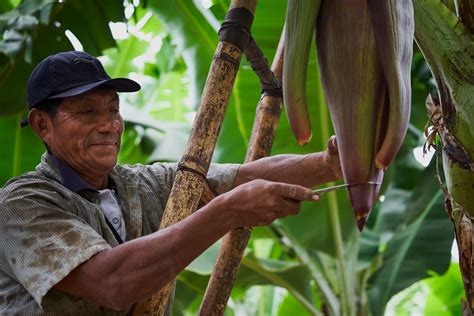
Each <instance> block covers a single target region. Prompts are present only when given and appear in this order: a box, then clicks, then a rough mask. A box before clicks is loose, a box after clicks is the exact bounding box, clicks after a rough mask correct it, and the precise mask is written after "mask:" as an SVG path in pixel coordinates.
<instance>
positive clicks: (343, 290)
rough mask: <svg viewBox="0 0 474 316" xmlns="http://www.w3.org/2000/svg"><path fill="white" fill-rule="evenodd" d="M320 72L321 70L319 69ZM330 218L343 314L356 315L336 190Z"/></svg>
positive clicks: (323, 111) (324, 127) (323, 114)
mask: <svg viewBox="0 0 474 316" xmlns="http://www.w3.org/2000/svg"><path fill="white" fill-rule="evenodd" d="M318 73H319V70H318ZM317 82H318V83H317V90H318V103H317V104H318V105H319V117H320V118H321V125H320V126H321V137H322V138H323V143H324V142H325V141H326V140H327V139H329V136H330V135H329V133H330V127H329V124H328V122H329V121H330V119H331V118H330V117H329V113H328V110H327V106H326V102H325V99H324V92H323V89H322V86H321V80H320V78H318V80H317ZM334 184H335V183H329V184H328V185H334ZM328 198H329V218H330V223H331V232H332V237H333V240H334V247H335V248H336V260H337V274H338V276H339V277H338V280H339V286H340V295H341V307H342V315H350V316H352V315H354V310H353V306H354V302H353V301H352V298H353V295H352V286H351V284H350V283H349V277H348V271H347V269H346V266H345V258H344V244H343V240H342V232H341V220H340V218H339V210H338V209H339V207H338V202H337V195H336V192H334V191H333V192H329V194H328Z"/></svg>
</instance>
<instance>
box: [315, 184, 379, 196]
mask: <svg viewBox="0 0 474 316" xmlns="http://www.w3.org/2000/svg"><path fill="white" fill-rule="evenodd" d="M361 184H373V185H378V184H380V182H372V181H369V182H361V183H345V184H339V185H335V186H332V187H327V188H322V189H317V190H313V192H314V193H315V194H318V195H321V194H323V193H327V192H331V191H334V190H338V189H342V188H348V187H350V186H354V185H361Z"/></svg>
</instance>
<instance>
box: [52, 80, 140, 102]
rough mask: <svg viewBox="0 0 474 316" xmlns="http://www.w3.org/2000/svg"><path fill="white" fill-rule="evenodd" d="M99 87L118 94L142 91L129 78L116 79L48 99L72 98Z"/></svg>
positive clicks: (67, 91) (92, 84)
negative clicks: (110, 89) (109, 89)
mask: <svg viewBox="0 0 474 316" xmlns="http://www.w3.org/2000/svg"><path fill="white" fill-rule="evenodd" d="M98 87H108V88H112V89H114V90H115V91H117V92H136V91H138V90H140V89H141V87H140V85H139V84H138V83H137V82H136V81H133V80H131V79H127V78H114V79H108V80H102V81H98V82H93V83H89V84H86V85H83V86H78V87H74V88H72V89H69V90H66V91H63V92H61V93H58V94H55V95H52V96H50V97H49V98H48V99H57V98H65V97H72V96H75V95H79V94H82V93H85V92H87V91H90V90H92V89H95V88H98Z"/></svg>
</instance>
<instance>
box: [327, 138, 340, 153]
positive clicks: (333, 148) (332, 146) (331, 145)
mask: <svg viewBox="0 0 474 316" xmlns="http://www.w3.org/2000/svg"><path fill="white" fill-rule="evenodd" d="M328 154H329V155H331V156H337V155H338V149H337V140H336V136H335V135H332V136H331V137H329V139H328Z"/></svg>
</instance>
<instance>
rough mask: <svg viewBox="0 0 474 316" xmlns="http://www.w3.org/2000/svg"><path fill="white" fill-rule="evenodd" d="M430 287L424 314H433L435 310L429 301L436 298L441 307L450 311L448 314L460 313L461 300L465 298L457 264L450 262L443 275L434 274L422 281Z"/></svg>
mask: <svg viewBox="0 0 474 316" xmlns="http://www.w3.org/2000/svg"><path fill="white" fill-rule="evenodd" d="M423 282H424V283H425V284H426V285H427V286H428V288H429V289H430V294H429V295H428V297H427V299H426V308H425V315H427V316H428V315H434V313H435V312H436V311H435V310H434V309H433V308H432V304H430V302H431V301H432V300H437V301H438V302H440V303H441V304H442V308H443V309H445V310H448V311H450V315H453V316H454V315H461V314H462V310H461V309H462V307H461V300H465V299H466V298H465V292H464V287H463V283H462V277H461V272H460V270H459V264H455V263H451V265H450V266H449V270H448V271H447V272H446V273H445V274H443V275H435V276H433V277H431V278H429V279H426V280H424V281H423Z"/></svg>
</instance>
